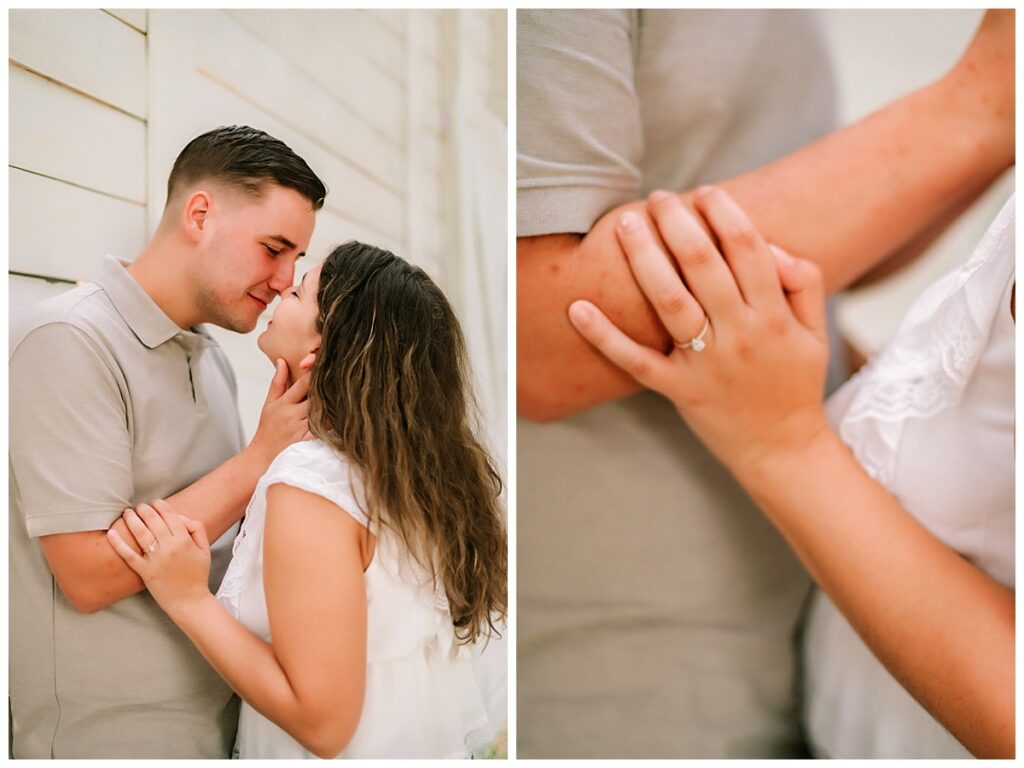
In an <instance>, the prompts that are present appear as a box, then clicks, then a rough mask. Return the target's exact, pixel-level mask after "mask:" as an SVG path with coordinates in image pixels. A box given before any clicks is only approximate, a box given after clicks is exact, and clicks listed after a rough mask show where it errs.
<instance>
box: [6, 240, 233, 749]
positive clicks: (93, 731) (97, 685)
mask: <svg viewBox="0 0 1024 768" xmlns="http://www.w3.org/2000/svg"><path fill="white" fill-rule="evenodd" d="M9 374H10V514H9V527H10V538H9V542H10V584H9V589H10V700H11V708H12V715H13V739H14V746H13V749H14V756H15V757H32V758H49V757H56V758H63V757H69V758H70V757H93V758H101V757H134V758H171V757H178V758H189V757H227V756H229V755H230V751H231V746H232V743H233V741H234V736H235V729H236V726H237V713H238V700H237V698H236V697H235V696H233V694H232V692H231V690H230V689H229V688H228V687H227V685H226V684H225V683H224V682H223V681H222V680H221V679H220V678H219V677H218V676H217V674H216V673H215V672H214V671H213V670H212V669H211V668H210V667H209V665H208V664H207V663H206V662H205V660H204V659H203V658H202V656H201V655H200V654H199V652H198V651H196V649H195V648H194V647H193V646H192V644H191V643H190V642H189V641H188V639H187V638H186V637H185V636H184V635H183V634H182V633H181V632H180V631H179V630H178V629H177V627H175V626H174V624H173V623H172V622H171V621H170V620H169V619H168V618H167V617H166V616H165V615H164V613H163V611H161V610H160V608H159V607H158V606H157V604H156V603H155V602H154V600H153V599H152V598H151V597H150V596H149V594H148V593H147V592H143V593H140V594H138V595H134V596H132V597H128V598H126V599H124V600H121V601H120V602H118V603H116V604H115V605H113V606H111V607H109V608H107V609H106V610H103V611H99V612H98V613H95V614H93V615H90V616H86V615H82V614H80V613H78V612H77V611H76V610H75V609H74V608H73V607H72V606H71V604H70V603H69V602H68V600H67V599H66V598H65V596H64V594H63V593H62V592H61V590H60V588H59V587H58V586H57V584H56V581H55V580H54V578H53V576H52V574H51V573H50V570H49V568H48V566H47V564H46V560H45V558H44V557H43V553H42V548H41V547H40V545H39V542H38V541H37V540H36V537H39V536H45V535H48V534H55V533H70V532H76V531H92V530H104V529H106V528H108V527H109V526H110V525H111V523H113V522H114V521H115V520H116V519H117V518H118V517H119V516H120V515H121V513H122V511H123V510H124V509H125V507H126V506H128V505H134V504H137V503H139V502H143V501H148V500H150V499H153V498H158V497H167V496H170V495H171V494H173V493H175V492H176V491H178V490H180V489H181V488H184V487H186V486H188V485H189V484H191V483H192V482H194V481H195V480H198V479H199V478H200V477H202V476H204V475H205V474H207V473H209V472H210V471H211V470H212V469H214V468H215V467H217V466H218V465H219V464H221V463H223V462H224V461H225V460H226V459H228V458H230V457H231V456H232V455H234V454H235V453H237V452H238V451H239V450H241V448H242V429H241V424H240V421H239V417H238V408H237V404H236V391H235V390H236V388H235V380H234V375H233V374H232V371H231V367H230V365H229V363H228V361H227V358H226V357H225V355H224V353H223V352H222V351H221V349H220V348H219V347H218V346H217V344H216V342H215V341H214V340H213V339H212V338H211V337H210V336H209V335H208V334H207V333H206V332H205V331H204V330H202V329H201V328H196V329H193V330H192V331H182V330H181V329H180V328H178V327H177V326H176V325H175V324H174V322H172V321H171V319H170V318H169V317H168V316H167V315H166V314H164V312H163V311H162V310H161V309H160V308H159V307H158V306H157V305H156V304H155V303H154V302H153V301H152V299H150V297H149V296H148V295H147V294H146V293H145V292H144V291H143V290H142V288H141V287H140V286H139V285H138V283H136V282H135V280H134V279H133V278H132V277H131V276H130V275H129V274H128V272H127V271H126V270H125V269H124V267H123V266H122V265H121V264H120V263H119V262H117V261H115V260H114V259H108V260H107V261H106V262H105V264H104V265H103V269H102V272H101V274H100V276H99V277H98V279H97V280H96V282H95V284H90V285H86V286H82V287H78V288H75V289H73V290H71V291H69V292H68V293H66V294H63V295H61V296H58V297H55V298H53V299H50V300H48V301H46V302H43V303H42V304H40V305H39V306H38V307H36V308H34V310H33V311H32V314H31V316H30V317H28V318H27V322H26V323H25V324H24V325H23V328H22V331H21V333H20V334H19V336H18V337H17V338H16V340H15V342H14V344H13V346H12V353H11V358H10V369H9ZM236 532H237V526H235V527H233V528H232V529H231V530H229V531H228V532H227V533H226V534H225V535H224V536H223V537H222V538H221V539H220V540H219V541H218V542H216V543H215V545H214V552H213V568H212V572H211V588H212V589H214V590H215V589H216V588H217V586H218V584H219V583H220V580H221V578H222V577H223V575H224V570H225V569H226V568H227V561H228V559H229V557H230V548H231V543H232V541H233V539H234V536H235V533H236Z"/></svg>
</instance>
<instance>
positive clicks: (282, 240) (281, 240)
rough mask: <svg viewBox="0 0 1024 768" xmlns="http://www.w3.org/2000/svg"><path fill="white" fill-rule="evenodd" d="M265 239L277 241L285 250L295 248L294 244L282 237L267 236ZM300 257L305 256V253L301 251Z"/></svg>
mask: <svg viewBox="0 0 1024 768" xmlns="http://www.w3.org/2000/svg"><path fill="white" fill-rule="evenodd" d="M267 237H269V238H270V239H271V240H277V241H278V242H279V243H281V245H283V246H284V247H285V248H294V247H295V243H293V242H292V241H291V240H289V239H288V238H287V237H285V236H284V235H267ZM300 255H302V256H305V255H306V252H305V251H303V252H302V253H301V254H300Z"/></svg>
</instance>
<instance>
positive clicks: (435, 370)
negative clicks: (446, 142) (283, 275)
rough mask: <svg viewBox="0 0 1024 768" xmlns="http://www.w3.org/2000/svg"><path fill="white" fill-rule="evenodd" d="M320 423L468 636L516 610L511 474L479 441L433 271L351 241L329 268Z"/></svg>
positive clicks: (322, 320) (315, 423)
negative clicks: (511, 595)
mask: <svg viewBox="0 0 1024 768" xmlns="http://www.w3.org/2000/svg"><path fill="white" fill-rule="evenodd" d="M317 300H318V303H319V311H318V315H317V330H318V331H319V332H320V334H321V338H322V340H321V345H320V351H319V352H318V353H317V359H316V363H315V365H314V368H313V372H312V379H311V382H310V395H309V400H310V418H309V423H310V431H311V432H312V433H313V434H314V435H316V436H317V437H319V438H320V439H322V440H323V441H325V442H326V443H328V444H329V445H331V446H332V447H333V448H335V450H337V451H339V452H340V453H343V454H344V455H345V456H346V457H347V458H348V459H349V461H350V462H351V463H352V464H353V465H354V466H356V467H357V468H358V471H359V472H360V479H361V481H362V483H363V487H364V489H365V495H366V505H367V507H368V509H367V510H365V511H366V512H367V515H368V516H369V518H370V527H371V530H372V531H373V532H374V533H376V532H377V531H378V530H379V529H381V528H384V529H389V530H390V531H391V532H393V533H394V534H396V535H397V536H399V537H400V539H401V541H402V542H403V543H404V544H405V545H406V547H407V548H408V550H409V552H410V553H411V554H412V556H413V557H414V558H415V559H416V561H417V562H419V564H420V565H421V566H423V567H424V568H425V569H427V570H428V571H429V572H430V573H431V574H432V575H433V578H434V583H435V585H437V584H439V585H441V586H442V587H443V589H444V592H445V594H446V596H447V598H448V605H449V608H450V610H451V615H452V622H453V624H454V626H455V635H456V637H457V638H458V640H459V641H460V642H473V641H475V640H476V639H477V638H479V637H481V636H490V635H492V634H497V629H496V626H495V624H496V622H497V621H499V620H501V619H504V618H505V617H506V615H507V600H508V592H507V590H508V575H507V568H508V550H507V543H506V535H505V520H504V515H503V513H502V510H501V506H500V502H499V496H500V493H501V478H500V477H499V475H498V472H497V470H496V468H495V466H494V462H493V460H492V459H491V457H490V456H489V455H488V453H487V451H486V450H485V449H484V448H483V446H482V445H481V444H480V442H479V441H478V440H477V438H476V436H475V435H474V429H473V426H472V422H473V421H475V414H476V406H475V402H474V399H473V396H472V393H471V389H470V382H469V366H468V360H467V353H466V344H465V340H464V338H463V335H462V330H461V328H460V327H459V323H458V320H457V319H456V317H455V313H454V312H453V311H452V308H451V306H450V305H449V303H448V300H447V299H446V298H445V296H444V294H443V293H442V292H441V290H440V289H439V288H438V287H437V286H436V285H435V284H434V283H433V281H432V280H431V279H430V278H429V277H428V276H427V274H426V273H425V272H424V271H423V270H422V269H419V268H418V267H414V266H412V265H411V264H409V263H408V262H406V261H404V260H403V259H400V258H398V257H397V256H395V255H394V254H392V253H390V252H388V251H385V250H382V249H380V248H375V247H373V246H371V245H364V244H363V243H359V242H349V243H345V244H344V245H341V246H339V247H337V248H335V249H334V250H333V251H332V252H331V254H330V255H329V256H328V257H327V259H326V260H325V261H324V264H323V267H322V268H321V272H320V285H319V290H318V296H317Z"/></svg>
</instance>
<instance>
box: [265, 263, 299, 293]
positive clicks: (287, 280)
mask: <svg viewBox="0 0 1024 768" xmlns="http://www.w3.org/2000/svg"><path fill="white" fill-rule="evenodd" d="M294 282H295V257H290V258H284V259H281V261H280V263H279V264H278V265H277V268H276V269H275V270H274V274H272V275H271V276H270V280H268V281H267V285H269V286H270V287H271V288H272V289H273V290H275V291H277V293H281V292H282V291H285V290H287V289H288V288H291V287H292V283H294Z"/></svg>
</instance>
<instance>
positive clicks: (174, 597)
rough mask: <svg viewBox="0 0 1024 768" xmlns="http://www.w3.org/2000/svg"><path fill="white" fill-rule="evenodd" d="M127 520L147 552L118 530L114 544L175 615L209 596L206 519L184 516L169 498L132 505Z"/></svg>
mask: <svg viewBox="0 0 1024 768" xmlns="http://www.w3.org/2000/svg"><path fill="white" fill-rule="evenodd" d="M122 518H123V519H124V522H125V524H126V525H127V526H128V530H129V532H130V533H131V535H132V537H133V538H134V539H135V543H136V544H138V545H139V548H140V549H141V550H142V554H141V555H140V554H139V553H137V552H136V551H135V550H134V549H132V548H131V547H130V546H128V543H127V542H126V541H125V540H124V539H123V538H122V537H121V535H120V534H118V532H117V531H116V530H114V529H113V528H111V529H110V530H109V531H107V538H108V539H109V541H110V545H111V546H112V547H113V548H114V551H115V552H117V554H118V555H120V556H121V559H122V560H124V561H125V563H126V564H127V565H128V567H129V568H131V569H132V570H133V571H135V572H136V573H137V574H138V575H139V577H140V578H141V579H142V580H143V581H144V582H145V584H146V589H148V590H149V593H150V594H151V595H152V596H153V599H154V600H156V601H157V603H158V604H159V605H160V607H161V608H163V609H164V611H166V612H167V614H168V615H169V616H171V617H172V618H173V617H174V616H175V614H176V613H177V612H180V611H181V610H182V609H183V608H184V607H186V606H187V605H188V604H189V603H191V602H192V601H195V600H201V599H203V598H205V597H207V596H209V594H210V588H209V579H210V542H209V540H208V539H207V536H206V528H205V527H204V526H203V524H202V523H201V522H199V521H198V520H192V519H190V518H187V517H184V516H183V515H179V514H178V513H177V512H175V511H174V508H173V507H172V506H171V505H170V503H168V502H167V501H164V500H163V499H155V500H154V501H153V502H152V504H139V505H138V507H136V508H135V509H126V510H125V512H124V514H123V515H122Z"/></svg>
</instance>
